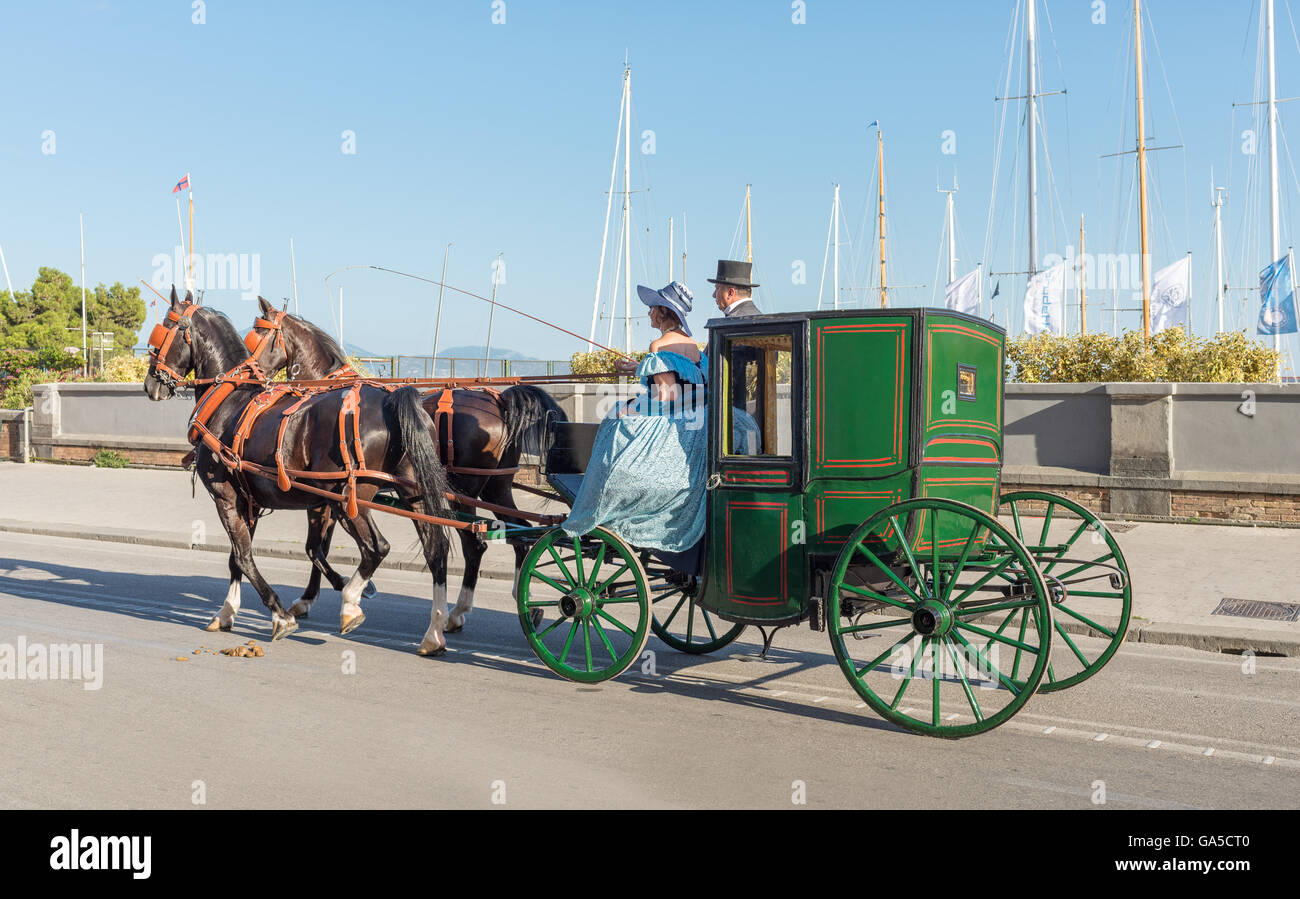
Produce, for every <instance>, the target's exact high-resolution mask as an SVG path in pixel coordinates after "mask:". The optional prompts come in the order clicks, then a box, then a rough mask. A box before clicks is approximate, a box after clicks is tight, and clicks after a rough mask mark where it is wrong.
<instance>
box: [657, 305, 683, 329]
mask: <svg viewBox="0 0 1300 899" xmlns="http://www.w3.org/2000/svg"><path fill="white" fill-rule="evenodd" d="M655 308H656V309H658V310H659V313H660V314H661V315H666V316H668V318H670V319H672V320H673V321H674V322H676V323H677V327H678V328H680V327H681V326H682V319H681V316H679V315H678V314H677V313H676V312H674V311H673V310H672V309H669V308H668V307H667V306H656V307H655Z"/></svg>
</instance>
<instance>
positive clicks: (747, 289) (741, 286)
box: [708, 259, 761, 318]
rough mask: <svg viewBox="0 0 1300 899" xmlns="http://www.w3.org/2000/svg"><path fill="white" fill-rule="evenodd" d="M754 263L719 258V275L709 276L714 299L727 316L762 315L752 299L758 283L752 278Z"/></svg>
mask: <svg viewBox="0 0 1300 899" xmlns="http://www.w3.org/2000/svg"><path fill="white" fill-rule="evenodd" d="M753 268H754V266H753V263H750V262H737V261H735V260H733V259H719V260H718V277H716V278H709V279H708V281H709V283H710V284H714V285H717V286H716V287H714V288H713V299H715V300H717V302H718V310H719V311H720V312H721V313H722V314H723V315H724V316H726V317H727V318H734V317H736V316H738V315H760V314H761V313H760V312H759V310H758V307H757V306H755V305H754V300H753V299H752V297H753V295H754V288H755V287H757V286H758V285H757V284H755V283H754V282H753V281H751V280H750V275H751V273H752V272H753Z"/></svg>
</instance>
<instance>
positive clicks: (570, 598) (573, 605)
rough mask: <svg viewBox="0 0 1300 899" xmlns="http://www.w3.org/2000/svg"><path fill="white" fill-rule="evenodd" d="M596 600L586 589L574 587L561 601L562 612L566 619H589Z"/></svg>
mask: <svg viewBox="0 0 1300 899" xmlns="http://www.w3.org/2000/svg"><path fill="white" fill-rule="evenodd" d="M595 604H596V598H595V596H594V595H593V594H592V592H591V591H590V590H588V589H587V588H585V587H574V588H573V589H572V590H570V591H569V592H568V593H566V594H565V595H564V596H563V597H561V599H560V612H562V613H563V614H564V616H565V617H566V618H589V617H591V613H592V609H593V608H595Z"/></svg>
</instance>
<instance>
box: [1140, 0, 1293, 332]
mask: <svg viewBox="0 0 1300 899" xmlns="http://www.w3.org/2000/svg"><path fill="white" fill-rule="evenodd" d="M1270 7H1271V3H1270ZM1133 51H1134V59H1135V65H1136V68H1137V76H1136V79H1137V140H1138V145H1137V164H1138V219H1139V227H1140V233H1141V246H1140V247H1139V250H1140V252H1141V260H1140V263H1141V267H1142V338H1143V340H1150V339H1151V260H1150V258H1149V257H1148V255H1147V141H1146V117H1145V114H1144V112H1143V106H1142V0H1133Z"/></svg>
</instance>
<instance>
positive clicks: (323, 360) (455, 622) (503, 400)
mask: <svg viewBox="0 0 1300 899" xmlns="http://www.w3.org/2000/svg"><path fill="white" fill-rule="evenodd" d="M258 302H259V304H260V305H261V312H262V316H261V318H260V319H258V320H257V322H255V324H254V328H253V333H252V334H250V335H249V345H250V346H254V345H257V344H259V343H263V342H264V343H265V344H266V348H265V350H264V351H263V354H262V357H261V362H262V364H263V366H264V368H265V369H266V370H267V372H268V373H271V372H274V371H279V370H280V369H281V368H284V369H285V371H286V374H287V376H288V378H289V379H290V380H318V379H322V378H327V377H330V376H337V375H338V374H339V373H341V372H342V370H343V369H345V368H346V367H347V364H348V363H347V357H346V356H345V355H344V353H343V350H342V348H341V347H339V345H338V343H337V342H335V341H334V339H333V338H331V337H330V336H329V335H328V334H326V333H325V332H324V331H322V330H321V329H320V328H318V327H317V326H316V325H314V324H312V323H311V322H309V321H307V320H305V319H302V318H298V317H297V316H293V315H289V314H287V313H283V312H278V311H277V310H276V309H275V308H274V307H273V306H272V305H271V304H270V303H268V302H267V301H266V300H264V299H262V298H261V297H258ZM276 331H278V332H279V333H278V334H277V333H276ZM440 394H441V391H440V390H433V391H431V392H430V393H429V394H428V395H427V396H426V397H425V399H424V409H425V411H426V412H428V413H429V414H430V415H431V416H432V415H434V414H435V413H436V410H437V404H438V400H439V396H440ZM449 418H450V424H449V427H450V434H449V433H448V422H447V419H443V420H442V421H439V422H437V423H436V425H437V427H438V430H437V431H435V432H434V436H435V439H437V441H438V445H439V446H440V447H445V446H447V445H448V437H449V436H450V447H451V458H450V459H447V458H445V454H444V461H445V463H446V466H447V469H448V480H449V482H450V484H451V488H452V489H453V490H454V491H455V492H457V493H460V494H462V495H464V496H467V497H470V498H472V499H482V500H485V501H487V502H490V503H493V504H495V505H498V506H504V507H506V508H510V509H513V508H516V506H515V502H514V497H513V495H512V492H511V484H512V482H513V470H514V468H515V467H516V466H517V465H518V464H519V457H520V454H521V452H526V453H532V454H535V455H542V454H544V452H545V444H546V442H547V439H548V433H549V422H551V421H567V416H566V415H565V414H564V410H562V409H561V408H560V407H559V405H558V404H556V402H555V400H554V399H552V398H551V396H550V394H548V393H547V392H546V391H545V390H542V389H541V388H540V387H534V386H532V385H523V384H521V385H518V386H514V387H510V388H508V389H506V390H504V391H502V392H501V393H500V394H499V395H497V394H494V393H489V392H487V391H483V390H455V391H453V392H452V414H451V416H450V417H449ZM463 469H471V470H474V471H490V470H496V469H502V470H504V472H505V473H503V474H501V475H496V476H491V475H481V474H477V473H465V472H464V471H463ZM458 508H460V509H461V510H462V511H464V512H469V513H473V512H474V508H473V507H472V506H468V505H460V506H458ZM307 514H308V519H309V520H308V528H307V555H308V556H309V557H310V558H311V560H312V563H313V568H312V573H311V578H310V580H309V582H308V584H307V588H306V590H305V591H304V593H303V596H302V598H301V599H299V600H298V601H297V602H295V603H294V604H293V606H292V608H290V610H289V611H290V613H291V614H293V615H295V616H297V617H300V618H301V617H306V615H307V613H308V611H309V610H310V608H311V605H312V603H313V602H314V601H315V599H316V597H317V595H318V594H319V591H320V579H321V575H322V574H323V575H324V576H325V577H326V578H327V579H328V580H329V581H330V584H331V585H332V586H333V587H334V589H336V590H338V589H341V585H342V578H340V577H339V575H338V574H337V573H335V572H334V570H333V569H332V568H331V567H330V565H329V563H328V561H327V559H326V556H327V554H328V553H329V546H330V533H331V531H332V530H333V527H334V516H335V513H334V510H333V509H331V508H330V507H328V506H321V507H319V508H317V509H313V510H310V511H309V512H308V513H307ZM501 518H502V519H503V520H505V521H510V522H515V523H519V524H525V523H526V522H524V521H523V520H521V519H516V518H512V517H511V516H510V515H508V514H505V513H503V514H502V515H501ZM460 538H461V548H462V550H463V551H464V554H465V573H464V575H463V577H462V578H461V587H460V594H459V595H458V597H457V599H456V606H455V608H453V609H452V610H451V613H450V615H449V616H448V623H447V632H448V633H452V632H455V631H458V630H460V629H461V628H462V627H463V626H464V624H465V616H466V615H468V614H469V612H470V611H471V610H472V609H473V607H474V590H475V587H476V586H477V584H478V577H479V572H480V569H481V567H482V562H483V554H484V552H485V551H486V550H487V544H485V543H484V542H483V540H482V539H481V538H479V537H478V536H477V535H475V534H471V533H469V532H468V531H460ZM526 552H527V548H526V547H525V546H523V545H521V544H515V569H516V572H517V571H518V568H519V565H520V564H521V563H522V562H523V557H524V555H525V554H526Z"/></svg>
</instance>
